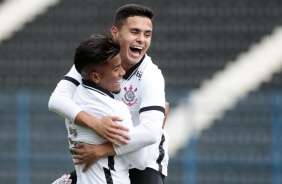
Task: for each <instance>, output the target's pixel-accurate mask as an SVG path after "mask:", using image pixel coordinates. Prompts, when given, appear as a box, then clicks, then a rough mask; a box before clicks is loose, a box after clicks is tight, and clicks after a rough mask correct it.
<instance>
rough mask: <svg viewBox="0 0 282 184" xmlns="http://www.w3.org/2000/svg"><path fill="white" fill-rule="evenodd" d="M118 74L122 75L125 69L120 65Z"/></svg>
mask: <svg viewBox="0 0 282 184" xmlns="http://www.w3.org/2000/svg"><path fill="white" fill-rule="evenodd" d="M119 74H120V75H121V76H124V74H125V70H124V69H123V68H122V67H120V72H119Z"/></svg>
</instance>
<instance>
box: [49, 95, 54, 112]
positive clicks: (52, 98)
mask: <svg viewBox="0 0 282 184" xmlns="http://www.w3.org/2000/svg"><path fill="white" fill-rule="evenodd" d="M53 101H54V97H52V96H51V97H50V98H49V102H48V109H49V111H53V110H54V105H53V104H54V103H53Z"/></svg>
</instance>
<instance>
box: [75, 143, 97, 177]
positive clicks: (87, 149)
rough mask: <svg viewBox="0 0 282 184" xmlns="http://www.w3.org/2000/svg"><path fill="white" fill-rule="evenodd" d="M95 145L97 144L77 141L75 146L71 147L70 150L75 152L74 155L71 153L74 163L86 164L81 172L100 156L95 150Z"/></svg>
mask: <svg viewBox="0 0 282 184" xmlns="http://www.w3.org/2000/svg"><path fill="white" fill-rule="evenodd" d="M96 147H97V145H92V144H86V143H78V144H76V147H75V148H72V151H73V152H75V155H72V157H73V158H74V159H75V162H74V164H75V165H79V164H86V165H85V167H84V169H83V172H85V171H87V169H89V168H90V166H91V165H92V164H94V163H96V162H97V161H98V160H99V159H100V158H101V156H99V155H98V151H96Z"/></svg>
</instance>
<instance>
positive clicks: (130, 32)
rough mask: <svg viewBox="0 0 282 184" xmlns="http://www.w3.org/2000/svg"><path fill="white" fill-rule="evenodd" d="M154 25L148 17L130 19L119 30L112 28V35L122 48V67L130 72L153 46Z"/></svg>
mask: <svg viewBox="0 0 282 184" xmlns="http://www.w3.org/2000/svg"><path fill="white" fill-rule="evenodd" d="M152 31H153V24H152V21H151V20H150V19H149V18H147V17H141V16H134V17H128V18H127V21H126V23H125V25H123V26H122V27H121V29H120V30H118V29H117V28H116V27H112V29H111V33H112V35H113V36H114V38H115V39H117V40H118V41H119V43H120V46H121V52H120V55H121V60H122V67H123V68H124V70H125V71H128V70H129V69H130V68H131V67H132V66H134V65H135V64H136V63H138V62H139V61H140V60H141V59H142V57H143V56H144V54H145V53H146V52H147V50H148V49H149V47H150V45H151V38H152Z"/></svg>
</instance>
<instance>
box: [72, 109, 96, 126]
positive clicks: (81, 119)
mask: <svg viewBox="0 0 282 184" xmlns="http://www.w3.org/2000/svg"><path fill="white" fill-rule="evenodd" d="M98 120H99V119H98V118H96V117H94V116H92V115H90V114H88V113H87V112H85V111H80V112H79V113H78V114H77V115H76V116H75V118H74V123H75V124H77V125H80V126H83V127H88V128H90V129H92V130H95V126H94V125H95V123H96V122H97V121H98Z"/></svg>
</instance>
